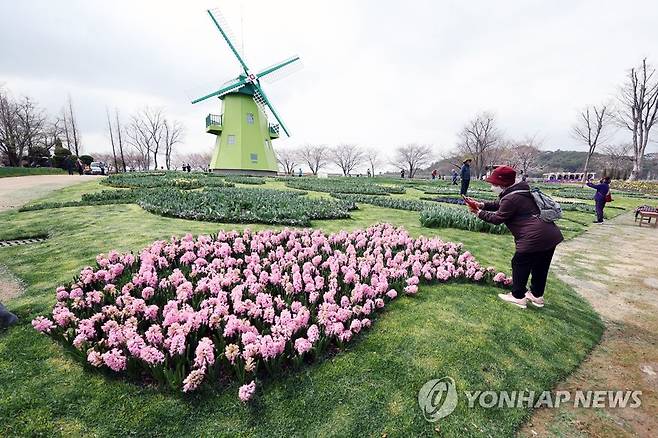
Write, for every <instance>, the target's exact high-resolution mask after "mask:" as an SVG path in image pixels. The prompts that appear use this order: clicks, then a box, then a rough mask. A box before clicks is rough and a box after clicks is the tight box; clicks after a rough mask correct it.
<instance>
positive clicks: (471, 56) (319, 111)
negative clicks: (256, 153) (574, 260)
mask: <svg viewBox="0 0 658 438" xmlns="http://www.w3.org/2000/svg"><path fill="white" fill-rule="evenodd" d="M216 7H220V8H221V9H222V11H223V12H224V15H225V16H226V18H227V19H228V21H229V23H230V24H231V27H232V28H233V30H234V31H235V33H236V34H237V35H236V36H237V37H240V36H241V35H242V43H240V45H243V47H244V52H245V54H246V58H247V63H248V64H249V65H250V67H251V68H252V69H253V70H260V69H261V68H263V67H266V66H268V65H270V64H273V63H275V62H277V61H280V60H283V59H285V58H287V57H289V56H291V55H294V54H298V55H299V56H301V57H302V59H303V69H302V70H300V71H298V72H295V73H293V74H291V75H290V76H287V77H285V78H282V79H280V80H279V81H277V82H275V83H272V84H265V85H264V88H265V90H266V91H267V92H268V94H269V97H270V98H271V100H272V101H273V103H274V105H275V107H276V108H277V109H278V111H279V113H280V114H281V116H282V118H283V119H284V121H285V122H286V125H287V126H288V128H289V130H290V132H291V134H292V137H291V138H289V139H286V138H282V139H281V140H278V141H277V142H275V146H276V145H277V144H278V145H279V146H285V145H297V144H302V143H305V142H317V143H322V144H328V145H332V144H336V143H338V142H353V143H358V144H361V145H364V146H367V147H376V148H378V149H380V150H382V151H383V153H390V152H391V151H392V150H393V149H394V148H395V147H396V146H397V145H400V144H403V143H407V142H422V143H431V144H433V145H434V147H435V149H436V151H437V154H439V153H441V152H444V151H446V150H448V149H450V148H452V147H454V145H455V142H456V135H457V133H458V131H459V130H460V128H461V127H462V126H463V124H464V123H465V122H466V121H467V120H468V119H469V118H471V117H473V115H474V114H476V113H477V112H479V111H482V110H488V111H491V112H493V113H495V115H496V116H497V119H498V124H499V127H500V128H501V130H502V131H503V132H504V133H505V134H506V135H507V136H508V137H512V138H515V137H523V136H526V135H538V137H539V138H541V139H542V140H543V143H544V148H546V149H557V148H560V149H582V146H580V145H578V143H577V142H576V141H575V140H574V139H573V138H571V136H570V133H569V131H570V128H571V126H572V124H573V123H574V121H575V119H576V117H577V111H578V110H579V109H580V108H582V107H583V106H585V105H587V104H597V103H600V102H603V101H605V100H610V99H613V98H614V96H615V94H616V93H617V90H618V87H619V86H620V85H621V83H622V82H623V80H624V77H625V74H626V73H627V70H628V69H629V68H630V67H632V66H634V65H636V64H637V63H639V62H640V61H641V59H642V58H643V57H647V58H649V61H650V62H652V63H653V64H658V3H657V2H656V1H655V0H653V1H651V0H646V1H634V0H627V1H619V0H616V1H608V0H606V1H602V0H591V1H578V0H568V1H567V0H546V1H531V0H523V1H521V0H519V1H501V0H496V1H485V0H471V1H429V0H428V1H416V0H409V1H390V0H387V1H382V0H367V1H366V0H362V1H354V0H353V1H350V0H331V1H308V0H306V1H303V0H294V1H293V0H290V1H289V0H277V1H257V0H251V1H242V0H234V1H231V2H228V1H225V0H224V1H207V0H205V1H195V0H191V1H185V2H183V1H176V2H174V1H157V2H156V1H141V0H140V1H135V0H132V1H124V0H119V1H117V0H115V1H112V2H100V1H89V0H86V1H85V0H79V1H73V0H61V1H56V2H55V1H52V0H50V1H48V0H43V1H37V0H21V1H11V0H0V17H2V21H1V23H2V24H1V25H0V43H1V47H2V48H1V52H0V53H1V55H0V83H4V85H5V87H6V88H8V89H9V90H11V91H12V93H13V94H14V95H21V94H25V95H29V96H31V97H33V98H34V99H36V100H37V101H38V103H39V104H40V105H41V106H43V107H45V108H46V109H47V110H48V111H49V112H51V113H55V112H58V111H59V110H60V109H61V107H62V106H63V104H64V102H65V100H66V96H67V94H70V95H71V97H72V99H73V102H74V104H75V109H76V112H77V115H78V119H79V120H78V122H79V125H80V127H81V131H82V136H83V142H84V149H85V151H86V152H94V151H108V150H109V140H108V138H107V135H106V127H105V123H106V122H105V108H106V107H109V108H111V109H113V108H115V107H117V108H118V109H119V110H120V111H121V113H122V114H123V115H124V116H127V115H128V114H129V113H131V112H133V111H135V110H136V109H138V108H140V107H142V106H144V105H151V106H162V107H164V108H165V109H166V111H167V113H168V114H169V116H170V117H171V118H176V119H179V120H180V121H181V122H183V123H184V125H185V127H186V136H185V144H184V145H183V146H179V149H180V150H181V151H204V150H209V149H211V147H212V144H213V141H214V137H213V136H211V135H210V134H205V132H204V127H205V125H204V120H205V116H206V114H208V113H218V112H220V108H219V103H220V102H219V101H218V100H217V99H210V100H207V101H205V102H203V103H199V104H196V105H192V104H190V91H196V92H197V93H198V94H204V92H207V91H212V90H213V87H215V85H218V84H221V83H223V82H225V81H226V80H228V79H231V78H233V77H235V76H236V75H237V73H238V64H237V61H236V60H235V58H234V57H233V55H232V54H231V53H230V52H229V49H228V47H227V46H226V44H225V43H224V41H223V40H222V39H221V36H220V34H219V33H218V31H217V30H216V29H215V27H214V26H213V24H212V22H211V21H210V19H209V18H208V16H207V14H206V12H205V10H206V9H208V8H216ZM617 139H618V140H619V141H624V140H629V139H630V136H629V134H627V133H626V132H623V131H622V132H619V133H618V135H617ZM656 149H657V148H656V145H655V144H652V145H651V146H650V147H649V150H651V151H655V150H656Z"/></svg>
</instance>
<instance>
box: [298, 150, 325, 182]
mask: <svg viewBox="0 0 658 438" xmlns="http://www.w3.org/2000/svg"><path fill="white" fill-rule="evenodd" d="M297 156H298V157H299V161H303V162H305V163H306V164H308V168H309V169H311V173H313V175H317V174H318V172H319V171H320V169H322V168H323V167H326V166H327V164H329V150H328V148H327V146H325V145H312V144H306V145H304V146H302V147H300V148H299V149H298V150H297Z"/></svg>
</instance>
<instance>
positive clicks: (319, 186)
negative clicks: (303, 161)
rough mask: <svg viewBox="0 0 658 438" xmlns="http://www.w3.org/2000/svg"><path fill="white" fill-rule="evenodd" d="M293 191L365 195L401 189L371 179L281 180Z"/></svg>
mask: <svg viewBox="0 0 658 438" xmlns="http://www.w3.org/2000/svg"><path fill="white" fill-rule="evenodd" d="M282 179H284V180H285V182H286V186H288V187H290V188H293V189H300V190H310V191H315V192H327V193H353V194H366V195H388V194H391V193H396V194H402V193H404V192H405V190H404V188H403V187H400V186H395V185H382V184H377V183H376V182H374V181H373V179H372V178H282Z"/></svg>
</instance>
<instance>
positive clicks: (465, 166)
mask: <svg viewBox="0 0 658 438" xmlns="http://www.w3.org/2000/svg"><path fill="white" fill-rule="evenodd" d="M471 161H473V160H471V159H470V158H466V159H465V160H464V161H463V162H462V168H461V170H460V173H459V176H460V178H461V180H462V187H461V190H460V191H459V194H461V195H464V196H466V195H467V194H468V186H469V184H470V183H471Z"/></svg>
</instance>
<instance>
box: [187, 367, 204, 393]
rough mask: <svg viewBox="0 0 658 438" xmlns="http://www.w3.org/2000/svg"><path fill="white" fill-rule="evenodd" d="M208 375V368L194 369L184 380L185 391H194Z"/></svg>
mask: <svg viewBox="0 0 658 438" xmlns="http://www.w3.org/2000/svg"><path fill="white" fill-rule="evenodd" d="M205 376H206V369H205V368H201V369H196V370H192V371H191V372H190V374H188V375H187V377H186V378H185V380H183V392H190V391H194V390H195V389H197V388H198V387H199V385H201V383H202V382H203V378H204V377H205Z"/></svg>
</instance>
